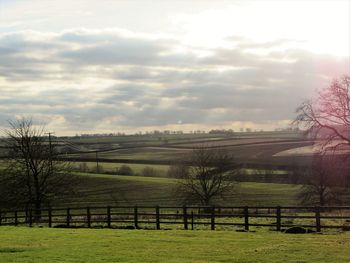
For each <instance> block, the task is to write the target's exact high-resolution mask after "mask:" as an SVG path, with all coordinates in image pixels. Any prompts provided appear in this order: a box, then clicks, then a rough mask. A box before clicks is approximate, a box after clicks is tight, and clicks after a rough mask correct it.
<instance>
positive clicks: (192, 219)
mask: <svg viewBox="0 0 350 263" xmlns="http://www.w3.org/2000/svg"><path fill="white" fill-rule="evenodd" d="M193 229H194V215H193V211H191V230H193Z"/></svg>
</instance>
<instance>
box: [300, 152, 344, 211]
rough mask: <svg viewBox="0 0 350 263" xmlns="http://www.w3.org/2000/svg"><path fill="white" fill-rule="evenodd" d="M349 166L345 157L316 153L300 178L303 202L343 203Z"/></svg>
mask: <svg viewBox="0 0 350 263" xmlns="http://www.w3.org/2000/svg"><path fill="white" fill-rule="evenodd" d="M348 170H349V169H348V166H347V165H346V163H344V160H343V158H341V157H340V156H336V155H332V154H323V155H316V156H314V158H313V161H312V164H311V166H310V167H309V168H308V169H304V172H303V176H302V177H301V178H300V179H301V183H303V188H302V190H301V193H300V194H299V199H300V201H301V203H302V204H306V205H320V206H324V205H332V204H338V205H339V204H342V203H343V201H344V195H346V193H347V189H346V188H345V187H344V186H346V184H347V178H346V176H347V174H348Z"/></svg>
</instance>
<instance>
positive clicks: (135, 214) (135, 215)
mask: <svg viewBox="0 0 350 263" xmlns="http://www.w3.org/2000/svg"><path fill="white" fill-rule="evenodd" d="M137 210H138V209H137V205H135V206H134V226H135V228H136V229H138V228H139V222H138V221H139V220H138V211H137Z"/></svg>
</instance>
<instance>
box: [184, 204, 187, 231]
mask: <svg viewBox="0 0 350 263" xmlns="http://www.w3.org/2000/svg"><path fill="white" fill-rule="evenodd" d="M183 217H184V229H185V230H188V222H187V207H186V206H184V207H183Z"/></svg>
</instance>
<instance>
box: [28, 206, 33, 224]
mask: <svg viewBox="0 0 350 263" xmlns="http://www.w3.org/2000/svg"><path fill="white" fill-rule="evenodd" d="M29 226H30V227H32V226H33V210H32V209H29Z"/></svg>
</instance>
